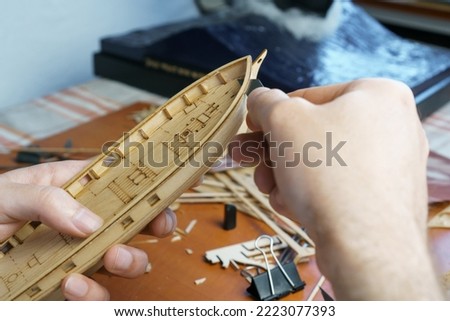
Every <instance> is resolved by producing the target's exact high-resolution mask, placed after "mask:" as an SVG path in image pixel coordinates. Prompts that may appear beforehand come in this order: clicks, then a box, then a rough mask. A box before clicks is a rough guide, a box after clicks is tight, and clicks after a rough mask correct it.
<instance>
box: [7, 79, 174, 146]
mask: <svg viewBox="0 0 450 321" xmlns="http://www.w3.org/2000/svg"><path fill="white" fill-rule="evenodd" d="M165 100H166V98H164V97H161V96H158V95H156V94H152V93H149V92H146V91H143V90H140V89H137V88H134V87H131V86H128V85H125V84H122V83H119V82H116V81H111V80H107V79H101V78H97V79H94V80H92V81H90V82H87V83H84V84H81V85H78V86H74V87H71V88H68V89H65V90H62V91H60V92H56V93H53V94H50V95H47V96H44V97H41V98H37V99H34V100H32V101H30V102H27V103H24V104H21V105H18V106H11V107H8V108H5V109H1V110H0V153H8V152H9V151H10V150H11V149H14V148H17V147H19V146H26V145H29V144H31V143H32V142H34V141H36V140H38V139H42V138H45V137H49V136H52V135H55V134H57V133H59V132H62V131H64V130H67V129H69V128H72V127H74V126H78V125H80V124H83V123H85V122H88V121H90V120H92V119H94V118H96V117H99V116H103V115H106V114H108V113H110V112H113V111H116V110H119V109H121V108H123V107H125V106H127V105H130V104H132V103H135V102H138V101H139V102H148V103H152V104H158V105H159V104H162V103H163V102H164V101H165Z"/></svg>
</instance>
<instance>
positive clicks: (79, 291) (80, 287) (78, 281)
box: [64, 275, 89, 298]
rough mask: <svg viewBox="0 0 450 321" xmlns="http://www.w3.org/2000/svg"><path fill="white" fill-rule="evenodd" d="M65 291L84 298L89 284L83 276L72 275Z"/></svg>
mask: <svg viewBox="0 0 450 321" xmlns="http://www.w3.org/2000/svg"><path fill="white" fill-rule="evenodd" d="M64 291H65V292H66V293H68V294H70V295H72V296H74V297H77V298H82V297H84V296H86V294H87V293H88V291H89V286H88V284H87V283H86V282H85V281H84V280H83V279H82V278H81V277H77V276H75V275H72V276H69V279H68V280H67V281H66V283H65V286H64Z"/></svg>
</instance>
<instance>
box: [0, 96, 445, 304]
mask: <svg viewBox="0 0 450 321" xmlns="http://www.w3.org/2000/svg"><path fill="white" fill-rule="evenodd" d="M145 107H146V105H144V104H134V105H132V106H130V107H128V108H125V109H122V110H120V111H118V112H115V113H112V114H109V115H107V116H104V117H101V118H98V119H96V120H94V121H92V122H90V123H87V124H84V125H81V126H79V127H76V128H74V129H71V130H68V131H66V132H63V133H61V134H58V135H56V136H53V137H51V138H47V139H44V140H42V141H40V142H38V144H39V145H40V146H41V147H62V146H63V145H64V143H65V141H66V140H67V139H68V138H70V139H71V140H72V141H73V143H74V146H73V147H97V148H99V147H100V146H101V145H102V144H103V143H104V142H106V141H111V140H116V139H117V138H119V137H120V135H122V133H123V132H126V131H128V130H129V129H131V128H132V127H134V126H135V125H136V124H135V122H134V121H133V120H132V119H131V118H130V115H131V114H132V113H133V112H134V111H138V110H142V109H143V108H145ZM78 156H80V157H82V156H83V155H78ZM13 157H14V156H13V155H12V154H11V155H0V165H2V166H3V167H5V166H9V165H10V166H16V165H17V164H16V163H15V162H14V160H13ZM84 157H86V155H84ZM445 205H446V204H436V205H433V206H431V207H430V215H434V214H435V213H437V211H438V210H439V209H441V208H443V207H444V206H445ZM223 216H224V205H223V204H221V203H210V204H189V205H188V204H184V205H182V206H181V207H180V208H179V209H178V210H177V217H178V226H179V228H181V229H185V228H186V226H187V225H188V224H189V223H190V222H191V221H192V220H193V219H196V220H197V224H196V225H195V227H194V228H193V229H192V231H191V232H190V233H189V234H187V235H183V236H182V237H181V239H180V240H178V241H176V242H173V241H172V237H171V236H169V237H167V238H164V239H157V242H155V241H153V240H156V239H155V238H154V237H151V236H148V235H137V236H136V237H134V238H133V239H132V240H131V241H130V244H131V245H133V246H135V247H138V248H141V249H143V250H145V251H146V252H147V253H148V256H149V260H150V263H151V265H152V270H151V271H150V273H148V274H145V275H143V276H141V277H139V278H137V279H133V280H128V279H123V278H119V277H116V276H113V275H110V274H109V273H107V272H106V271H105V270H104V269H101V270H100V271H98V272H97V273H95V274H94V275H93V278H94V279H95V280H97V281H98V282H100V283H101V284H103V285H104V286H105V287H107V288H108V289H109V290H110V292H111V299H112V300H155V301H156V300H167V301H168V300H189V301H190V300H211V301H213V300H252V298H251V297H250V296H249V295H248V294H247V292H246V288H247V287H248V286H249V283H248V282H247V281H246V280H245V279H244V277H242V276H241V275H240V272H239V271H237V270H235V269H234V268H233V267H232V266H230V267H229V268H228V269H223V268H221V266H220V264H219V263H218V264H210V263H208V262H206V261H205V259H204V254H205V252H206V251H208V250H212V249H216V248H220V247H223V246H228V245H231V244H235V243H241V242H245V241H250V240H253V239H255V238H257V237H258V236H260V235H261V234H269V235H274V234H275V233H274V232H272V231H271V230H270V228H269V227H268V226H267V225H265V224H264V223H262V222H261V221H258V220H256V219H254V218H251V217H249V216H248V215H245V214H242V213H238V215H237V227H236V228H235V229H233V230H229V231H225V230H224V229H223V228H222V222H223ZM429 235H430V241H431V242H430V244H431V249H432V253H433V256H434V258H435V259H436V266H437V269H438V270H439V272H440V273H444V272H447V271H450V230H448V229H447V230H445V229H430V230H429ZM380 237H382V236H380ZM405 237H407V236H405ZM186 249H191V250H192V254H188V253H187V252H186ZM386 264H389V262H386ZM241 267H242V266H241ZM297 267H298V271H299V273H300V276H301V278H302V279H303V280H304V281H305V282H306V287H305V289H304V290H302V291H299V292H297V293H294V294H291V295H289V296H287V297H285V298H284V300H306V299H307V298H308V297H309V296H310V295H311V292H312V290H313V288H314V287H315V285H316V284H317V282H318V281H319V279H320V277H321V273H320V271H319V270H318V268H317V265H316V262H315V258H314V257H312V258H311V259H310V260H309V261H308V262H306V263H299V264H298V265H297ZM201 278H206V280H205V281H204V282H203V283H202V284H198V285H196V284H195V281H196V280H198V279H201ZM380 286H385V285H380ZM323 288H324V289H325V290H326V291H327V292H328V293H329V294H332V289H331V286H330V284H328V283H327V282H325V283H324V286H323ZM314 299H315V300H323V298H322V295H321V294H320V292H319V293H318V294H317V295H315V296H314Z"/></svg>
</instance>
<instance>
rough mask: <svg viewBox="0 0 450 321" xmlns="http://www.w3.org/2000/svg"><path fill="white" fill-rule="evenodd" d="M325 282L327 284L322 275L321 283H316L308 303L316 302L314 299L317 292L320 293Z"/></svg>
mask: <svg viewBox="0 0 450 321" xmlns="http://www.w3.org/2000/svg"><path fill="white" fill-rule="evenodd" d="M323 282H325V277H324V276H323V275H322V276H321V277H320V279H319V281H318V282H317V283H316V285H315V286H314V288H313V289H312V291H311V293H310V294H309V296H308V298H307V299H306V301H312V300H314V298H315V297H316V295H317V292H319V290H320V287H321V286H322V285H323Z"/></svg>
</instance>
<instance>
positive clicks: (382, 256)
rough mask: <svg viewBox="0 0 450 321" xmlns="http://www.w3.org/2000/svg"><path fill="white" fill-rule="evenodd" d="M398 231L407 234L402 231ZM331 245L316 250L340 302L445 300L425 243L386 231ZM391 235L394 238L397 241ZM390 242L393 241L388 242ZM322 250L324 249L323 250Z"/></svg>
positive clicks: (364, 232) (340, 240)
mask: <svg viewBox="0 0 450 321" xmlns="http://www.w3.org/2000/svg"><path fill="white" fill-rule="evenodd" d="M399 230H402V231H404V230H403V229H401V228H400V227H399ZM370 234H371V232H370V231H361V237H360V238H358V239H353V240H348V239H347V240H345V239H344V238H345V231H342V236H341V237H340V238H337V239H335V240H334V243H333V244H328V245H323V244H320V243H319V244H318V250H317V256H318V261H319V267H320V268H321V270H322V271H323V273H324V274H325V275H326V277H327V278H328V279H329V280H330V282H331V283H332V285H333V289H334V291H335V294H336V297H337V299H340V300H442V299H443V298H444V296H443V291H442V289H441V288H440V285H439V282H438V280H437V276H436V272H435V271H434V268H433V264H432V260H431V258H430V254H429V251H428V249H427V247H426V243H425V242H424V241H423V238H422V237H421V236H420V235H418V234H416V235H414V234H411V233H408V234H406V235H401V232H400V231H397V232H395V231H385V233H380V235H378V237H377V238H373V237H372V236H371V235H370ZM393 235H396V236H395V237H394V236H393ZM384 236H389V237H384ZM321 245H322V247H321Z"/></svg>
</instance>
